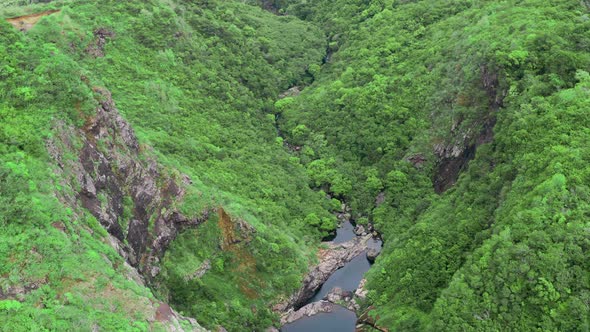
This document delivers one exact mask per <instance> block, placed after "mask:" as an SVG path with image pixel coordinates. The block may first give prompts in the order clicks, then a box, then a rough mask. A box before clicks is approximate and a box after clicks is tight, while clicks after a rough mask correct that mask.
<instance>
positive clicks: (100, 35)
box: [86, 28, 115, 58]
mask: <svg viewBox="0 0 590 332" xmlns="http://www.w3.org/2000/svg"><path fill="white" fill-rule="evenodd" d="M94 37H96V39H95V40H94V42H93V43H92V44H90V45H88V47H87V48H86V53H88V54H89V55H90V56H93V57H95V58H102V57H104V55H105V54H104V47H105V46H106V44H107V41H108V39H111V38H114V37H115V33H114V32H113V31H111V30H108V29H106V28H99V29H96V30H94Z"/></svg>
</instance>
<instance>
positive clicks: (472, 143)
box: [434, 65, 506, 193]
mask: <svg viewBox="0 0 590 332" xmlns="http://www.w3.org/2000/svg"><path fill="white" fill-rule="evenodd" d="M480 84H481V88H482V90H483V91H485V92H486V94H487V96H488V100H489V101H488V112H487V114H486V115H485V116H483V117H482V118H481V119H479V120H477V121H475V122H474V123H473V124H471V126H470V128H469V129H467V130H464V131H463V132H455V131H456V127H457V125H458V124H455V125H454V126H453V128H451V135H452V137H451V139H450V141H448V142H445V143H440V144H436V145H435V146H434V153H435V155H436V156H437V157H438V163H437V165H436V173H435V175H434V190H435V191H436V192H437V193H442V192H444V191H446V190H447V189H449V188H450V187H451V186H452V185H454V184H455V182H456V181H457V179H458V178H459V174H461V172H462V171H463V170H464V169H465V168H467V166H468V164H469V161H470V160H472V159H473V158H475V151H476V149H477V147H478V146H479V145H481V144H485V143H489V142H491V141H492V140H493V139H494V131H493V129H494V125H495V124H496V111H497V110H498V109H499V108H500V107H502V103H503V100H504V97H505V96H506V91H505V89H502V88H501V87H500V79H499V76H498V74H497V70H494V69H491V68H490V67H488V66H485V65H482V66H481V67H480ZM476 128H479V130H478V129H476ZM453 132H455V133H453Z"/></svg>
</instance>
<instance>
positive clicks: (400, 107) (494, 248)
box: [281, 0, 590, 331]
mask: <svg viewBox="0 0 590 332" xmlns="http://www.w3.org/2000/svg"><path fill="white" fill-rule="evenodd" d="M286 11H287V12H290V13H292V14H298V15H299V16H301V17H303V18H306V19H310V20H315V21H317V22H322V24H323V25H324V27H325V29H326V30H327V31H328V32H329V33H330V32H331V33H332V35H331V40H332V43H331V49H333V50H338V51H337V52H336V53H334V54H333V55H332V56H331V58H330V61H329V62H328V63H327V64H326V65H325V66H324V67H323V68H322V69H321V72H320V73H319V74H318V75H317V77H318V79H317V80H316V82H315V83H314V84H313V85H312V86H311V87H310V88H308V89H306V90H305V91H304V92H303V93H302V94H301V95H300V96H299V97H296V98H294V99H292V100H291V101H289V103H288V105H287V107H284V108H281V111H282V114H281V129H282V130H283V132H285V133H287V135H288V136H287V138H286V140H287V141H288V142H291V143H293V144H297V145H300V146H302V147H301V149H300V151H301V153H300V158H301V160H302V161H303V163H304V164H306V165H307V166H306V167H307V169H308V173H309V174H310V176H311V178H312V180H314V183H313V184H314V185H316V186H322V187H328V188H330V189H331V191H332V192H334V193H335V194H339V195H341V196H343V197H345V198H346V199H347V200H350V201H351V202H352V203H353V206H354V207H355V208H356V210H357V211H358V212H359V215H358V217H359V218H361V220H362V219H364V218H367V217H368V218H370V219H372V220H373V221H374V222H375V223H376V224H377V225H378V227H379V228H380V230H381V231H382V233H383V235H384V239H385V241H386V247H385V250H384V252H383V254H382V255H381V257H380V258H379V259H378V260H377V264H376V265H375V266H374V268H373V269H372V270H371V272H370V275H369V288H370V289H371V292H370V301H369V302H370V304H372V305H374V306H375V309H374V310H373V311H371V315H372V316H376V317H377V324H378V325H381V326H384V327H388V328H390V329H393V330H400V331H411V330H415V331H422V330H435V331H440V330H448V331H457V330H478V331H480V330H486V331H487V330H519V331H522V330H544V331H546V330H580V331H581V330H586V329H587V328H588V312H589V307H588V301H587V300H588V294H589V290H590V289H589V286H590V285H588V283H587V281H588V277H589V270H588V265H587V261H588V260H587V255H586V254H583V253H584V252H586V251H587V250H588V245H589V242H588V234H587V230H586V227H587V209H588V197H587V194H586V193H587V192H588V180H589V179H588V172H587V170H588V167H587V166H586V164H585V161H584V160H585V158H586V156H587V155H588V149H587V148H586V147H585V146H584V143H583V142H584V140H585V139H586V138H585V137H586V135H587V132H588V129H587V123H586V122H587V121H586V120H584V119H585V118H586V117H587V116H586V106H585V105H586V103H587V100H588V95H587V94H586V93H585V92H584V91H585V89H586V88H585V86H586V85H587V84H588V83H587V77H588V74H587V71H588V70H589V69H590V57H589V56H588V48H589V45H590V44H589V43H588V42H589V41H590V39H589V38H590V31H589V28H590V25H589V23H588V16H587V15H588V8H587V6H586V5H585V4H584V3H580V2H579V1H567V0H564V1H549V2H547V1H534V0H530V1H467V0H465V1H463V0H457V1H444V2H442V1H367V2H364V3H361V2H358V1H346V0H344V1H337V2H336V3H334V2H333V1H330V2H322V3H314V4H313V5H310V4H307V5H306V4H305V3H304V2H301V3H299V2H297V3H293V4H292V5H291V6H290V7H287V8H286ZM576 84H577V85H576ZM281 103H283V102H281ZM281 106H282V105H281ZM472 158H475V159H474V160H472V161H471V162H470V163H469V165H467V161H469V160H470V159H472ZM459 175H460V176H459ZM455 181H457V182H456V184H455V185H454V186H453V184H454V183H455ZM342 183H349V184H350V185H348V186H342V185H341V184H342ZM437 193H438V194H437ZM376 198H377V199H376ZM375 201H377V203H375Z"/></svg>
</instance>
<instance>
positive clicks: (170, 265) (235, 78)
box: [0, 1, 339, 330]
mask: <svg viewBox="0 0 590 332" xmlns="http://www.w3.org/2000/svg"><path fill="white" fill-rule="evenodd" d="M52 8H57V9H60V12H58V13H54V14H52V15H50V16H47V17H44V18H42V19H41V20H40V21H39V22H38V23H37V24H36V25H35V26H34V27H33V28H31V29H30V30H29V31H27V32H26V33H25V34H23V33H21V32H19V31H17V30H16V29H13V28H12V27H11V26H10V25H8V23H2V30H1V31H2V38H3V42H2V43H1V48H0V50H1V51H2V56H1V57H2V59H3V63H2V69H1V70H2V72H1V73H2V78H3V80H2V85H3V87H2V100H3V106H2V107H3V108H2V110H3V111H2V131H1V133H2V134H1V136H0V137H1V138H2V144H3V145H2V146H3V151H2V152H3V153H2V158H3V162H2V173H1V174H2V177H1V179H2V189H1V190H2V195H1V197H2V200H3V204H2V209H3V210H1V219H0V220H1V221H2V225H3V232H2V239H3V240H2V245H3V247H2V248H3V252H2V253H3V255H2V257H3V259H4V261H3V263H2V268H3V270H2V278H3V279H2V290H3V293H2V299H5V300H6V301H5V302H2V305H3V306H4V307H6V310H2V315H3V317H8V316H11V317H13V318H12V319H13V320H17V321H18V320H23V319H24V320H27V321H31V320H32V321H38V320H36V319H34V318H30V317H29V316H28V313H34V314H35V315H39V314H43V315H45V317H46V318H45V320H40V321H38V323H37V324H39V326H40V327H41V326H43V327H45V328H49V329H62V328H61V327H63V328H70V329H77V326H78V327H79V328H82V329H90V328H91V327H92V326H93V324H98V326H100V327H102V328H104V329H107V330H109V329H113V330H126V329H132V328H133V327H132V325H133V326H134V327H135V328H137V329H140V330H142V329H145V328H147V325H142V324H145V323H144V322H151V321H153V320H154V319H153V317H151V316H150V317H151V318H149V317H148V318H145V317H144V316H145V315H147V313H144V312H143V311H140V312H138V313H136V311H137V310H139V309H137V310H136V309H133V306H132V305H130V307H131V308H129V309H128V310H129V312H126V311H125V310H120V309H116V308H117V307H114V306H116V305H117V303H119V302H120V301H123V302H125V301H128V302H130V303H131V301H132V300H122V299H120V298H119V297H120V296H113V297H110V296H109V295H104V294H103V297H104V298H105V300H104V301H106V302H107V303H112V304H111V305H110V307H109V306H106V307H105V308H103V307H102V304H100V305H99V304H96V305H87V306H84V304H85V301H84V300H83V298H84V296H85V295H84V293H83V292H82V289H83V287H78V288H76V290H77V292H79V293H77V292H74V291H71V290H69V287H70V286H68V285H69V283H68V282H67V280H68V279H74V280H78V279H77V278H81V280H83V281H84V282H87V283H90V284H93V283H100V286H96V287H97V288H98V290H97V292H99V291H100V290H102V289H103V288H104V287H105V286H104V284H105V283H106V285H107V286H106V287H110V288H108V289H111V291H112V292H114V293H117V294H125V292H123V291H121V290H126V289H127V288H128V287H132V286H130V285H127V284H125V283H123V281H120V282H119V281H118V280H119V279H124V277H122V276H119V275H118V274H117V272H115V271H119V270H117V268H113V269H112V270H110V269H109V268H107V267H105V266H104V265H105V263H104V262H103V258H101V256H104V255H107V257H110V258H111V260H110V261H111V262H113V260H115V259H116V262H118V263H117V264H115V265H116V266H120V267H119V268H118V269H123V265H122V260H121V258H119V257H118V256H117V255H116V252H115V251H114V250H113V249H110V248H108V246H106V245H105V244H103V243H105V242H106V243H108V241H107V235H106V233H105V232H104V231H103V230H102V229H101V226H100V225H99V224H98V223H97V219H98V221H100V223H101V224H103V226H105V227H106V228H107V229H108V230H109V232H110V233H111V235H112V237H114V238H117V239H118V242H119V244H118V247H119V249H120V250H119V251H120V252H121V253H122V254H123V255H125V256H126V257H128V260H129V262H130V263H131V264H134V265H135V267H136V268H138V269H139V270H140V271H143V272H144V275H145V277H146V278H147V279H148V281H149V282H150V284H151V286H152V288H153V289H154V291H155V292H156V293H157V296H158V298H160V299H163V300H168V301H170V302H171V304H173V305H174V306H175V307H176V308H178V309H179V310H182V311H183V312H184V313H185V314H187V315H191V316H193V317H196V318H197V319H199V321H202V322H203V324H204V325H206V326H207V327H211V328H214V327H216V326H217V325H219V324H221V325H224V326H225V327H226V328H228V329H229V330H241V329H243V328H244V326H250V327H249V328H250V329H262V328H265V327H268V326H270V325H272V323H273V319H274V316H273V314H272V313H271V312H270V309H269V306H268V303H270V302H273V301H275V300H277V299H279V298H280V297H281V295H288V294H289V293H290V292H291V291H293V290H294V289H295V288H297V287H298V284H299V282H300V280H301V278H302V274H303V272H304V271H305V269H306V267H307V264H308V259H309V258H310V257H313V255H310V253H311V252H310V251H309V248H310V247H311V246H313V245H314V244H316V243H317V242H318V240H319V239H320V238H321V236H322V235H323V234H325V232H326V231H327V230H330V229H332V228H333V227H334V225H335V219H334V217H333V216H332V215H331V214H330V213H329V210H330V209H331V208H332V207H333V206H338V207H339V204H333V202H330V201H329V200H327V199H326V198H325V194H322V193H319V192H315V191H312V190H311V189H310V188H309V187H308V186H307V182H308V181H307V177H306V174H305V171H304V169H303V168H302V167H301V166H300V165H299V164H298V162H297V160H294V159H292V158H291V157H290V156H289V154H288V153H287V150H286V149H285V148H284V147H283V145H282V143H281V142H280V140H277V137H276V128H275V126H274V115H272V113H270V112H269V110H270V109H271V108H272V105H273V103H274V101H275V100H276V99H277V96H278V95H279V93H280V92H281V91H283V90H286V89H287V88H289V87H290V86H291V85H292V84H295V83H300V82H305V81H309V80H310V79H311V77H310V75H309V74H308V73H307V68H308V66H309V65H310V64H314V63H319V62H320V61H321V58H322V56H323V52H324V49H325V45H324V41H323V36H322V34H321V32H320V30H318V29H316V28H313V27H312V26H311V25H309V24H305V23H302V22H301V21H299V20H298V19H296V18H294V17H277V16H274V15H272V14H270V13H268V12H265V11H263V10H262V9H260V8H258V7H253V6H250V5H245V4H242V3H240V2H225V1H207V2H202V3H198V2H193V1H151V2H145V1H136V2H134V1H126V2H120V1H76V2H67V1H66V2H54V3H51V4H49V5H38V6H37V7H32V8H31V7H26V8H25V7H23V8H18V7H15V8H10V16H14V15H19V14H26V13H27V12H37V11H43V10H46V9H52ZM6 13H8V11H6ZM6 15H8V14H6ZM286 40H288V41H289V42H288V43H286V42H285V41H286ZM109 91H110V92H109ZM111 93H112V97H111ZM111 98H112V99H111ZM113 112H121V113H122V115H123V116H124V117H125V118H126V119H127V120H128V121H129V123H130V124H131V126H132V128H133V130H134V132H135V133H136V134H137V136H138V138H139V144H137V143H134V142H133V140H134V139H131V141H129V139H128V138H129V135H133V133H131V134H130V133H129V132H128V130H129V129H126V128H127V127H126V126H128V125H127V124H125V123H124V122H121V121H123V120H122V119H118V118H114V120H113V119H111V117H112V114H113ZM109 114H110V115H109ZM109 119H111V120H109ZM64 131H65V132H69V134H65V135H64V133H63V132H64ZM70 141H71V142H70ZM48 142H49V143H48ZM53 143H55V145H56V146H57V149H52V147H53V145H54V144H53ZM70 143H71V144H70ZM45 145H47V147H48V148H49V150H50V152H52V151H54V150H55V151H58V152H57V153H52V154H51V155H48V153H47V152H46V146H45ZM125 145H127V147H125ZM151 147H153V149H152V148H151ZM62 159H63V160H64V162H63V165H62V163H61V161H62ZM154 160H157V164H156V163H155V161H154ZM55 163H57V164H59V167H57V168H56V166H55ZM93 163H94V166H93ZM52 164H53V165H52ZM53 168H56V170H55V171H52V169H53ZM142 176H144V177H145V181H144V184H143V186H142V184H141V183H140V182H141V177H142ZM126 177H128V178H126ZM148 177H149V178H148ZM50 179H52V180H51V181H49V180H50ZM105 179H106V180H105ZM170 179H171V180H170ZM170 181H172V182H170ZM89 183H92V185H89ZM171 183H176V184H174V185H173V186H171ZM191 183H192V184H191ZM179 184H182V185H181V186H180V188H178V187H177V185H179ZM60 192H64V193H63V194H61V193H60ZM171 193H172V194H171ZM174 193H178V194H174ZM175 195H176V196H175ZM60 197H66V198H67V197H70V198H73V199H71V200H68V199H66V198H64V199H61V202H60V200H59V198H60ZM78 203H79V205H80V206H78ZM64 205H66V206H68V205H69V206H68V207H69V208H65V207H64ZM72 205H76V206H72ZM82 206H83V207H85V208H87V209H89V211H90V212H91V214H92V215H91V214H89V213H88V212H87V211H86V210H84V209H83V208H82ZM29 210H30V211H29ZM204 211H205V212H207V213H206V214H205V216H210V218H209V220H208V221H206V222H204V224H203V225H202V226H201V227H199V228H198V229H197V230H196V231H194V232H193V231H187V232H186V233H184V234H182V235H181V237H180V238H179V239H178V241H175V242H173V243H172V244H171V249H170V251H169V253H168V255H166V256H160V254H161V253H162V252H163V250H161V249H165V247H166V245H167V241H168V239H173V238H174V236H175V234H176V233H175V232H176V229H177V228H178V227H180V228H179V229H181V228H184V226H183V223H185V224H186V225H187V226H190V225H191V224H198V223H201V222H202V221H201V220H200V219H199V218H200V217H199V216H201V214H202V213H203V212H204ZM212 211H217V212H212ZM226 211H227V212H226ZM177 213H180V215H179V214H177ZM218 213H220V214H221V215H223V216H224V217H223V218H221V220H219V219H218V217H217V215H218ZM179 216H180V217H179ZM95 218H96V219H95ZM221 221H224V222H221ZM52 225H54V226H52ZM55 225H58V226H59V227H58V226H55ZM75 225H76V226H75ZM177 226H178V227H177ZM64 227H65V228H66V229H67V230H68V231H67V232H66V234H65V235H64V234H62V233H63V232H62V231H61V230H60V229H61V228H64ZM88 227H91V229H92V230H93V231H91V232H90V233H88V231H83V230H84V229H86V228H88ZM162 227H165V229H163V228H162ZM168 227H171V228H170V229H171V230H172V231H174V233H173V234H172V236H170V234H169V233H166V232H167V231H166V229H168ZM97 228H98V229H97ZM99 230H100V231H99ZM38 232H48V234H51V236H50V237H38V235H37V233H38ZM15 234H20V235H19V236H18V237H17V236H14V235H15ZM162 236H165V237H164V239H165V240H162V241H160V239H161V237H162ZM112 237H111V240H112ZM30 238H35V239H36V240H35V241H34V242H27V241H28V240H27V239H30ZM61 238H64V239H65V240H64V241H61V240H59V239H61ZM55 241H57V242H58V243H59V247H58V248H54V249H56V250H53V251H52V247H51V246H52V245H51V243H53V242H55ZM70 242H72V243H71V244H68V243H70ZM225 242H227V243H228V244H227V245H220V243H225ZM75 243H81V244H80V245H75ZM152 243H153V244H157V243H160V244H163V245H164V246H163V247H161V246H159V245H155V246H154V245H153V244H152ZM86 246H89V248H92V250H90V249H88V250H85V249H83V248H84V247H86ZM62 247H63V248H62ZM59 248H62V249H59ZM57 249H59V250H57ZM29 252H30V255H29V254H27V253H29ZM37 252H39V255H37V254H36V253H37ZM23 255H25V256H26V257H24V256H23ZM29 256H31V257H29ZM37 256H39V257H37ZM45 256H47V257H45ZM87 256H88V257H90V258H92V260H90V261H89V262H88V264H86V265H85V266H87V268H80V266H84V264H82V263H81V262H83V261H84V260H85V259H88V258H87ZM111 256H114V257H111ZM35 257H37V258H35ZM43 257H45V258H43ZM60 259H65V260H64V261H60ZM70 260H72V262H70ZM41 263H42V264H41ZM66 263H67V265H65V264H66ZM35 264H37V265H35ZM39 264H41V265H39ZM19 266H20V267H19ZM201 266H204V269H203V271H201V272H200V273H199V272H198V270H199V268H200V267H201ZM62 267H63V268H62ZM66 267H67V269H66ZM48 269H52V270H55V271H60V270H61V272H59V273H60V274H59V275H56V276H53V275H52V274H49V275H48V273H49V272H48V271H47V270H48ZM86 269H88V271H86ZM92 273H94V275H93V274H92ZM29 274H30V276H29ZM71 274H77V275H79V277H72V276H71ZM196 275H199V276H198V277H196ZM23 278H25V279H26V278H28V279H26V280H25V279H23ZM111 278H112V280H110V279H111ZM80 282H81V281H80ZM117 282H119V283H117ZM22 285H25V286H27V285H32V286H30V287H29V288H31V289H26V290H25V291H23V290H22V289H18V288H15V287H20V286H22ZM43 285H45V286H43ZM27 287H28V286H27ZM85 287H88V288H90V289H92V287H91V286H90V285H88V286H85ZM133 287H135V288H137V287H138V286H133ZM135 288H132V289H133V290H134V291H135V292H136V293H137V294H136V295H134V296H135V297H134V298H133V299H136V300H135V301H144V300H145V299H146V298H150V299H152V300H151V301H155V302H156V304H157V303H159V302H157V301H156V300H155V299H154V298H153V296H152V295H151V293H150V292H149V291H147V290H146V289H145V288H142V287H139V288H138V290H135ZM13 290H14V291H13ZM68 291H69V293H68V294H70V293H71V294H73V295H68V296H64V295H62V293H66V292H68ZM142 292H143V293H142ZM46 293H47V294H46ZM43 294H46V295H43ZM92 294H94V292H93V291H89V295H88V296H94V295H92ZM98 294H100V293H98ZM40 296H45V297H46V298H47V300H46V301H50V303H51V305H49V304H43V305H44V306H45V309H44V310H45V311H43V310H40V309H39V306H40V304H39V300H38V299H39V297H40ZM72 296H73V297H72ZM76 296H78V297H76ZM96 296H99V295H96ZM121 296H123V295H121ZM128 297H131V296H128ZM15 301H17V302H15ZM18 301H24V302H22V303H21V302H18ZM117 301H119V302H117ZM48 303H49V302H48ZM88 303H92V302H86V304H88ZM43 305H41V306H43ZM109 308H110V309H109ZM155 308H157V305H156V307H155ZM48 310H53V311H48ZM67 310H72V311H73V313H72V315H71V316H67V315H66V312H67ZM126 310H127V309H126ZM146 310H147V309H146ZM103 312H107V313H109V314H111V315H112V316H113V317H114V318H112V319H110V318H109V319H110V320H109V319H107V318H105V317H104V316H105V315H106V314H107V313H103ZM150 314H152V316H153V315H154V312H151V313H150ZM82 316H86V318H85V320H82V318H81V317H82ZM17 321H15V323H14V326H19V323H18V322H17ZM111 321H113V323H111ZM31 324H32V323H31ZM55 324H58V325H55ZM59 324H61V325H59ZM109 324H113V325H109ZM116 324H118V325H116ZM138 324H139V325H138ZM150 324H151V323H150ZM153 324H155V325H157V324H159V323H157V322H155V323H153ZM153 324H152V325H153ZM155 325H154V326H155ZM7 326H13V325H7ZM22 326H26V325H22ZM56 326H61V327H60V328H57V327H56ZM114 326H118V327H114Z"/></svg>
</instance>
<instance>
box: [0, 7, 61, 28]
mask: <svg viewBox="0 0 590 332" xmlns="http://www.w3.org/2000/svg"><path fill="white" fill-rule="evenodd" d="M59 12H60V10H57V9H54V10H47V11H44V12H41V13H37V14H30V15H24V16H17V17H11V18H7V19H6V21H7V22H8V23H10V24H12V26H14V27H15V28H17V29H18V30H20V31H29V30H30V29H31V28H33V27H34V26H35V24H37V22H39V20H41V18H42V17H44V16H48V15H51V14H55V13H59Z"/></svg>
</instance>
